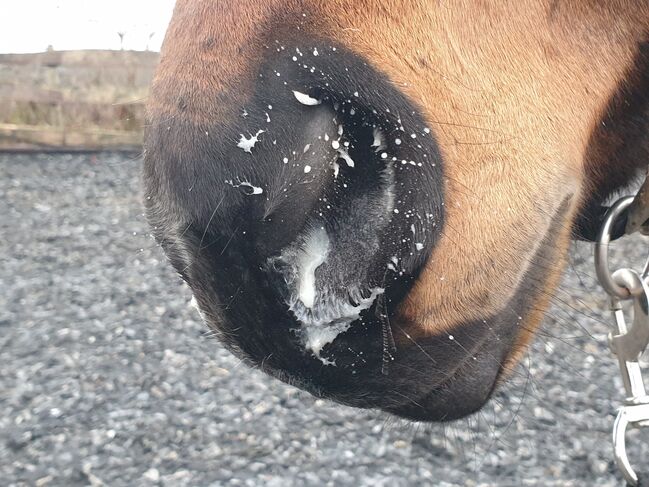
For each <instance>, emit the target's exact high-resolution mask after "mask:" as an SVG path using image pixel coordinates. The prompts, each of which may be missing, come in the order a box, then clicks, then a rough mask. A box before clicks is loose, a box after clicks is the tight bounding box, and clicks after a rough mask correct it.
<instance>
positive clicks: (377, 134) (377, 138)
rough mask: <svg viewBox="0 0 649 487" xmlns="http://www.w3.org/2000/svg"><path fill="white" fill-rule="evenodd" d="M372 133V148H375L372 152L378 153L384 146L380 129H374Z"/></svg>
mask: <svg viewBox="0 0 649 487" xmlns="http://www.w3.org/2000/svg"><path fill="white" fill-rule="evenodd" d="M372 133H373V135H374V142H372V147H376V149H374V151H375V152H379V151H382V150H383V149H385V145H384V144H383V132H381V129H379V128H378V127H374V130H373V131H372ZM386 157H387V155H386Z"/></svg>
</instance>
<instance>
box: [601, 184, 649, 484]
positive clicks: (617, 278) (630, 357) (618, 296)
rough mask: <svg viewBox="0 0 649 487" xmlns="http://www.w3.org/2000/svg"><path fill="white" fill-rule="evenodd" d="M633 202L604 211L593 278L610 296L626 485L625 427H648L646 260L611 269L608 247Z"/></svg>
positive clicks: (616, 438) (631, 479)
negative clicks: (638, 266) (643, 363)
mask: <svg viewBox="0 0 649 487" xmlns="http://www.w3.org/2000/svg"><path fill="white" fill-rule="evenodd" d="M633 202H634V197H633V196H627V197H624V198H621V199H620V200H618V201H617V202H616V203H615V204H614V205H613V206H612V207H611V209H610V210H609V211H608V213H607V214H606V217H605V219H604V223H603V225H602V228H601V230H600V233H599V236H598V239H597V242H596V244H595V270H596V272H597V278H598V279H599V282H600V283H601V285H602V287H603V288H604V290H605V291H606V292H607V293H608V295H609V298H610V309H611V311H612V313H613V319H614V329H613V331H612V332H611V333H609V346H610V348H611V351H612V352H613V354H614V355H616V357H617V359H618V365H619V368H620V374H621V376H622V382H623V384H624V389H625V392H626V399H625V401H624V404H623V405H622V406H621V407H620V408H619V410H618V415H617V418H616V419H615V424H614V426H613V451H614V455H615V462H616V463H617V466H618V468H619V469H620V471H621V472H622V475H623V476H624V478H625V479H626V481H627V482H628V483H629V485H632V486H637V485H638V484H639V479H638V475H637V473H636V472H635V471H634V469H633V467H632V466H631V464H630V462H629V459H628V457H627V452H626V431H627V429H628V428H629V427H635V428H641V427H649V396H648V395H647V391H646V389H645V385H644V381H643V377H642V369H641V367H640V357H641V355H642V354H643V352H644V351H645V350H646V348H647V346H648V345H649V260H648V261H647V263H646V264H645V266H644V269H643V270H642V272H638V271H636V270H634V269H631V268H621V269H617V270H616V271H614V272H611V268H610V267H609V259H608V248H609V244H610V242H611V235H612V229H613V227H614V225H615V222H616V220H617V219H618V218H620V217H621V216H622V215H623V214H624V212H625V211H626V210H627V209H628V208H629V207H630V206H631V205H632V203H633ZM625 301H630V302H632V307H633V320H632V322H631V325H630V326H628V325H627V322H626V319H625V316H624V310H623V309H622V303H623V302H625Z"/></svg>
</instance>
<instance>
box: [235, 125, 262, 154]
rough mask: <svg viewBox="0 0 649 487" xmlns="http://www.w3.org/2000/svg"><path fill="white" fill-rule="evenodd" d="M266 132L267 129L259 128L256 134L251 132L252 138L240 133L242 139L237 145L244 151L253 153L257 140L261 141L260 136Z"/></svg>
mask: <svg viewBox="0 0 649 487" xmlns="http://www.w3.org/2000/svg"><path fill="white" fill-rule="evenodd" d="M264 132H265V130H258V131H257V133H256V134H255V135H252V134H250V138H246V136H245V135H243V134H240V135H241V139H240V140H239V143H238V144H237V147H239V148H241V149H243V151H244V152H248V153H249V154H252V148H253V147H254V146H255V144H256V143H257V142H259V136H260V135H261V134H263V133H264Z"/></svg>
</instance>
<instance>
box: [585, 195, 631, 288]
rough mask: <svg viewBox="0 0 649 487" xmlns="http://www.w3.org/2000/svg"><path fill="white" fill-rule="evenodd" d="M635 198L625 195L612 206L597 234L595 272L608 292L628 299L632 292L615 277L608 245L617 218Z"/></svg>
mask: <svg viewBox="0 0 649 487" xmlns="http://www.w3.org/2000/svg"><path fill="white" fill-rule="evenodd" d="M633 200H634V197H633V196H625V197H624V198H620V199H619V200H617V201H616V202H615V204H614V205H613V206H611V208H610V210H608V212H607V213H606V216H605V217H604V223H603V224H602V228H601V230H600V231H599V234H598V235H597V242H595V272H596V273H597V278H598V279H599V282H600V284H601V285H602V287H603V288H604V289H605V290H606V292H607V293H609V294H610V295H611V296H615V297H617V298H620V299H628V298H629V297H630V296H631V293H630V292H629V290H628V289H627V288H626V287H623V286H620V285H619V284H618V283H616V282H615V280H614V279H613V275H612V274H611V270H610V268H609V265H608V246H609V244H610V243H611V231H612V229H613V224H614V223H615V220H617V219H618V217H619V216H620V215H621V214H622V213H623V212H624V210H626V209H627V208H628V207H629V205H630V204H631V203H632V202H633Z"/></svg>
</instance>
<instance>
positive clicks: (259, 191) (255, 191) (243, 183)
mask: <svg viewBox="0 0 649 487" xmlns="http://www.w3.org/2000/svg"><path fill="white" fill-rule="evenodd" d="M226 184H229V185H230V186H232V187H233V188H240V187H244V188H248V189H249V190H250V192H248V193H246V194H249V195H253V194H262V193H263V192H264V190H263V189H262V188H260V187H259V186H255V185H254V184H252V183H249V182H248V181H239V182H238V183H235V182H234V181H232V180H231V179H230V180H227V181H226Z"/></svg>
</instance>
